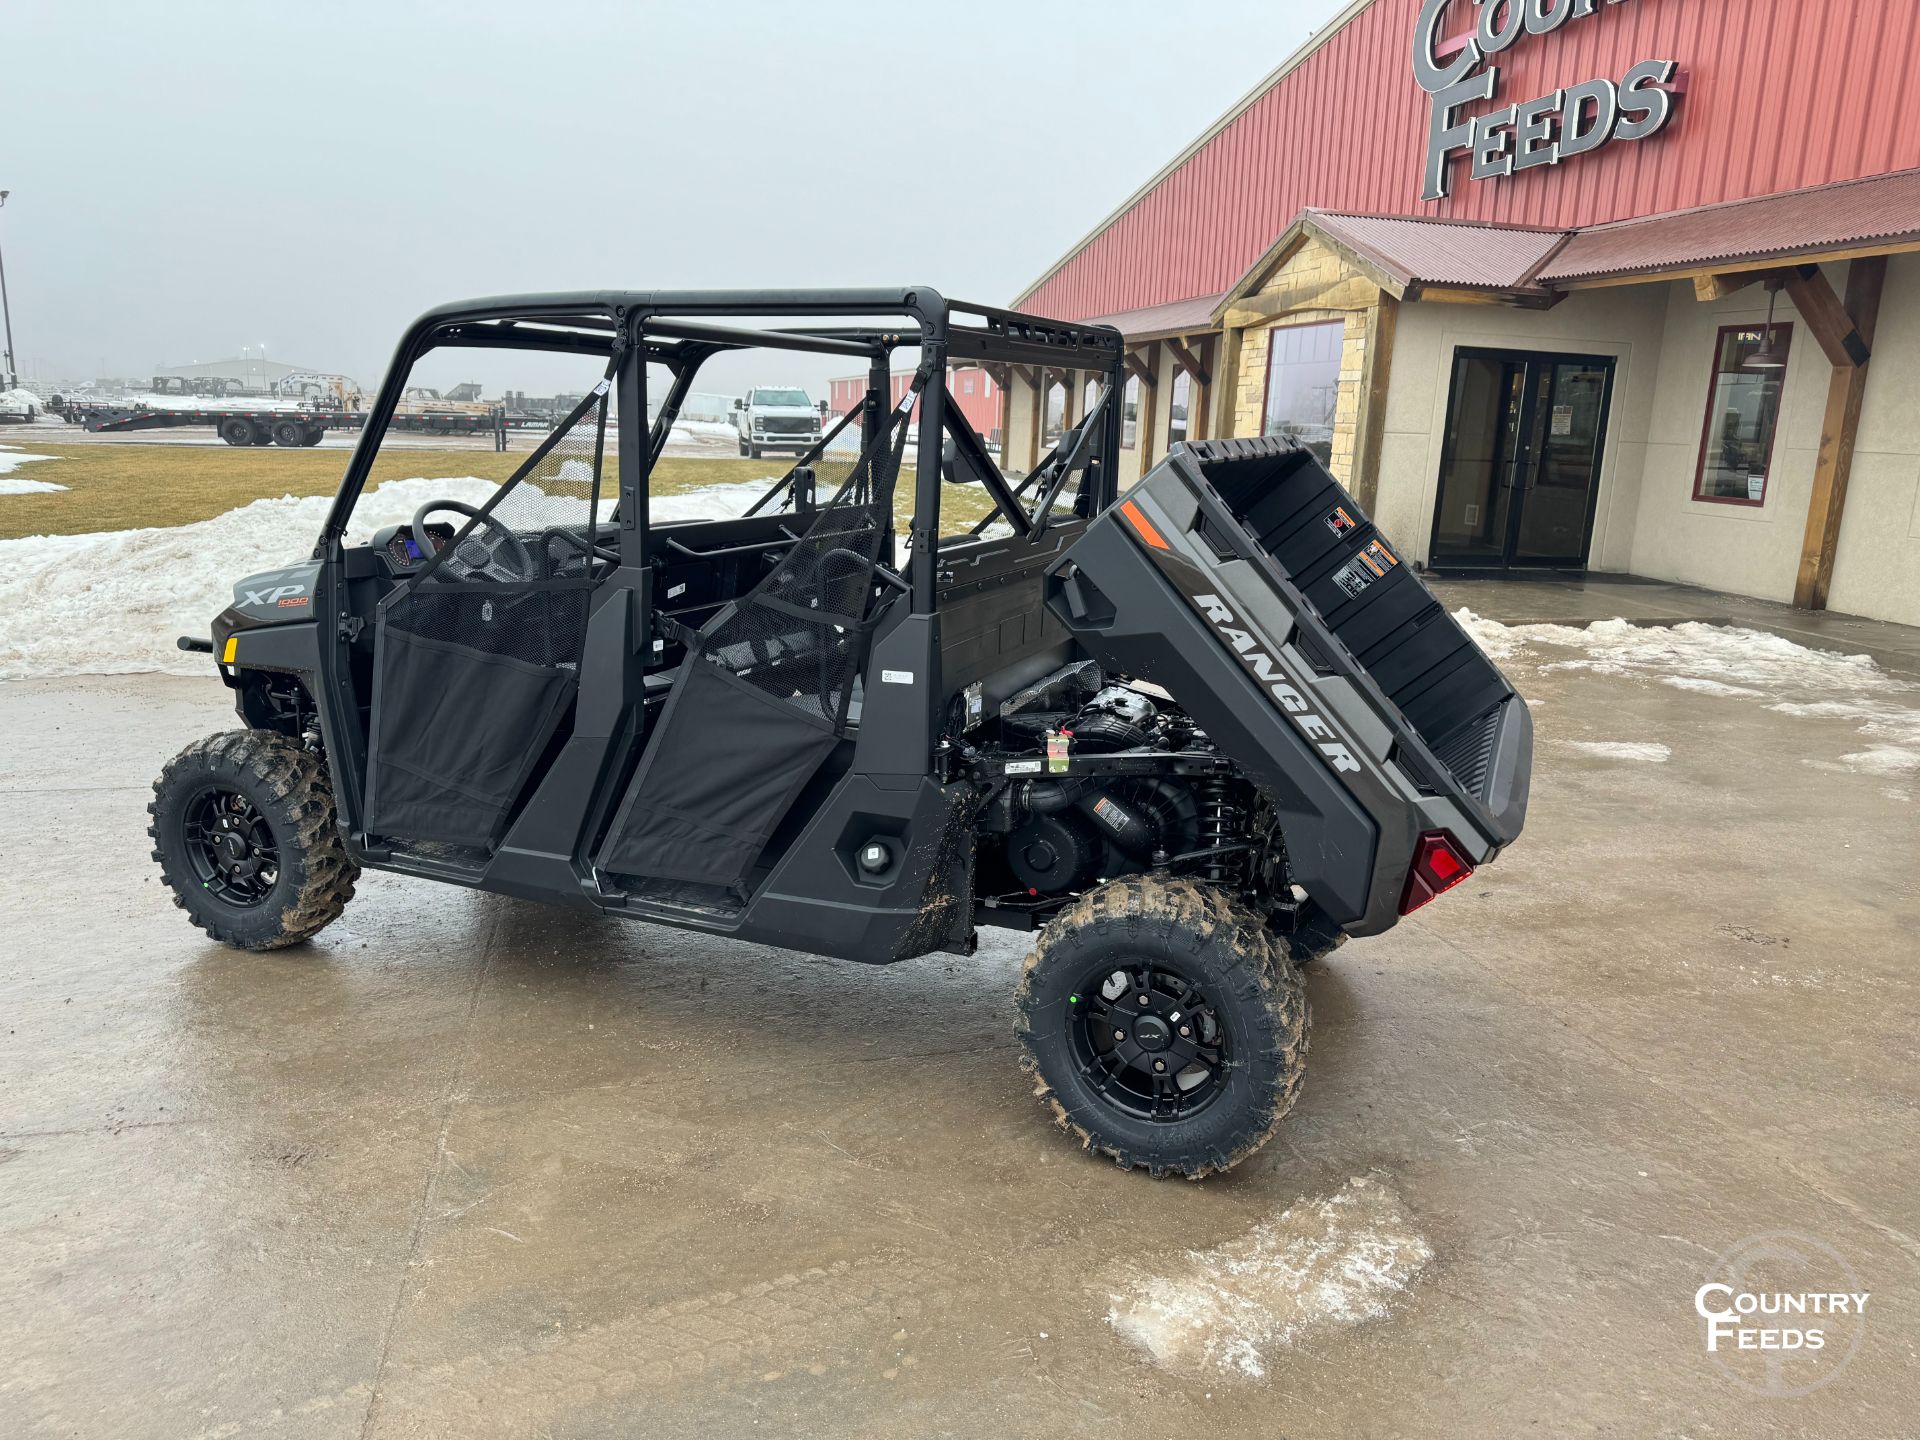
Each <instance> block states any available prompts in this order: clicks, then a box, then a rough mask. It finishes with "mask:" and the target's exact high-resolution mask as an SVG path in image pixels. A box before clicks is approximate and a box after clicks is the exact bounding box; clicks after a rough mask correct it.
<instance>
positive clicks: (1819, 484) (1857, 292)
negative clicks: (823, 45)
mask: <svg viewBox="0 0 1920 1440" xmlns="http://www.w3.org/2000/svg"><path fill="white" fill-rule="evenodd" d="M1886 279H1887V258H1886V256H1884V255H1875V256H1870V257H1868V258H1867V259H1864V260H1856V261H1854V262H1853V265H1852V267H1851V269H1850V270H1849V271H1848V273H1847V301H1846V317H1845V318H1847V319H1850V320H1851V321H1852V324H1853V332H1854V337H1853V338H1857V340H1858V342H1859V344H1858V352H1857V353H1859V354H1861V355H1862V356H1864V357H1865V358H1862V359H1860V361H1859V363H1858V364H1846V365H1841V364H1836V365H1835V366H1834V369H1833V378H1832V379H1831V380H1830V381H1829V382H1828V384H1827V412H1826V416H1825V417H1824V418H1823V419H1822V420H1821V422H1820V451H1819V455H1818V457H1817V458H1816V459H1815V461H1814V465H1813V494H1812V496H1811V497H1810V498H1809V499H1808V501H1807V533H1806V539H1805V540H1804V541H1803V542H1802V544H1801V547H1800V573H1799V575H1798V576H1797V577H1796V578H1795V580H1794V586H1793V603H1794V604H1795V605H1796V606H1799V607H1800V608H1801V609H1803V610H1824V609H1826V608H1827V593H1828V591H1829V590H1831V589H1832V587H1833V561H1834V556H1835V554H1836V553H1837V552H1838V550H1839V548H1840V522H1841V520H1842V519H1843V518H1844V517H1845V515H1846V510H1847V482H1848V481H1849V480H1851V479H1852V478H1853V447H1854V442H1855V441H1856V440H1857V439H1858V438H1859V433H1860V407H1861V403H1862V402H1863V401H1864V400H1865V399H1866V394H1867V370H1868V364H1867V360H1868V359H1870V358H1871V348H1872V345H1873V334H1874V327H1875V325H1876V323H1877V322H1878V320H1879V318H1880V293H1881V291H1882V290H1883V289H1884V288H1885V287H1886ZM1803 318H1808V323H1809V325H1810V326H1811V327H1814V328H1816V333H1818V332H1819V331H1821V330H1827V331H1831V330H1833V329H1835V328H1836V325H1835V322H1834V320H1833V317H1832V316H1831V315H1830V314H1829V315H1825V316H1823V317H1822V320H1821V321H1820V322H1815V321H1813V320H1812V319H1811V318H1810V317H1803ZM1836 348H1838V349H1839V350H1840V352H1841V353H1842V355H1843V356H1844V358H1847V359H1852V358H1853V354H1850V353H1848V351H1849V350H1850V349H1851V348H1852V347H1847V346H1845V344H1844V341H1843V342H1841V344H1840V345H1839V346H1837V347H1836Z"/></svg>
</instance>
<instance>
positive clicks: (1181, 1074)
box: [1016, 877, 1307, 1180]
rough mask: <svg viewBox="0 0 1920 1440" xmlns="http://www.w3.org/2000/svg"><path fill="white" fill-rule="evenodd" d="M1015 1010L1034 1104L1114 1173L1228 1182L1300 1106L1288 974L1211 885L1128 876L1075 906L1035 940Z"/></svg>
mask: <svg viewBox="0 0 1920 1440" xmlns="http://www.w3.org/2000/svg"><path fill="white" fill-rule="evenodd" d="M1016 1009H1017V1012H1018V1025H1017V1028H1018V1031H1019V1035H1020V1041H1021V1045H1022V1047H1023V1049H1024V1050H1025V1056H1024V1058H1023V1061H1022V1063H1023V1065H1024V1066H1025V1068H1026V1069H1027V1071H1028V1072H1029V1073H1030V1074H1031V1075H1032V1076H1033V1077H1034V1094H1036V1095H1037V1096H1038V1097H1039V1098H1040V1100H1041V1103H1042V1104H1044V1105H1045V1106H1046V1107H1047V1109H1048V1110H1049V1112H1050V1113H1051V1114H1052V1115H1053V1118H1054V1121H1055V1122H1056V1123H1057V1124H1058V1125H1059V1126H1060V1128H1061V1129H1063V1130H1066V1131H1067V1132H1069V1133H1070V1134H1072V1135H1074V1136H1076V1137H1077V1138H1078V1139H1079V1141H1080V1143H1081V1145H1082V1147H1084V1148H1085V1149H1087V1150H1089V1151H1093V1152H1096V1153H1098V1154H1102V1155H1107V1156H1110V1157H1111V1158H1112V1159H1113V1160H1114V1161H1116V1162H1117V1163H1118V1164H1119V1166H1120V1168H1121V1169H1123V1170H1130V1169H1133V1168H1134V1167H1135V1166H1143V1167H1145V1169H1146V1170H1147V1171H1148V1172H1149V1173H1150V1174H1152V1175H1154V1176H1162V1175H1184V1176H1186V1177H1187V1178H1188V1179H1191V1180H1198V1179H1201V1178H1203V1177H1204V1176H1207V1175H1211V1174H1214V1173H1215V1172H1217V1171H1221V1170H1228V1169H1231V1168H1232V1167H1233V1166H1235V1165H1237V1164H1239V1163H1240V1162H1241V1161H1242V1160H1244V1159H1246V1158H1247V1156H1249V1155H1251V1154H1252V1153H1253V1152H1254V1151H1256V1150H1258V1149H1259V1148H1260V1147H1261V1146H1262V1145H1264V1144H1265V1143H1266V1142H1267V1141H1268V1140H1269V1139H1270V1138H1271V1137H1272V1136H1273V1133H1274V1132H1275V1131H1276V1130H1278V1129H1279V1128H1280V1122H1281V1120H1283V1119H1284V1118H1285V1117H1286V1114H1287V1112H1288V1111H1290V1110H1291V1109H1293V1105H1294V1102H1295V1100H1297V1099H1298V1098H1299V1094H1300V1085H1301V1081H1302V1078H1303V1075H1304V1072H1305V1061H1306V1055H1307V999H1306V992H1305V990H1304V989H1303V988H1302V986H1301V982H1300V975H1299V972H1298V970H1297V969H1296V968H1295V967H1294V965H1293V964H1292V963H1291V962H1290V961H1289V960H1288V959H1287V956H1286V953H1285V951H1284V949H1283V948H1282V946H1281V945H1280V944H1279V943H1278V942H1276V941H1275V940H1274V938H1273V937H1272V935H1271V934H1270V933H1269V932H1268V930H1267V928H1266V927H1265V926H1264V925H1263V924H1262V923H1261V921H1260V919H1259V917H1258V916H1256V915H1254V914H1253V913H1252V912H1251V911H1249V910H1247V909H1245V908H1243V907H1241V906H1239V905H1236V904H1235V903H1233V901H1231V900H1230V899H1229V898H1228V897H1227V896H1226V895H1225V894H1223V893H1222V892H1221V891H1219V890H1218V889H1215V888H1213V887H1211V886H1206V885H1201V884H1198V883H1196V882H1194V881H1187V880H1148V879H1143V878H1139V877H1135V878H1132V879H1126V880H1118V881H1114V882H1113V883H1111V884H1107V885H1103V886H1101V887H1100V888H1099V889H1097V890H1093V891H1090V892H1089V893H1087V894H1086V895H1084V896H1082V897H1081V898H1080V899H1079V900H1078V901H1077V902H1075V903H1074V904H1073V905H1072V906H1071V907H1069V908H1068V909H1066V910H1063V911H1062V912H1061V913H1060V914H1059V915H1058V916H1056V917H1055V918H1054V920H1053V921H1052V923H1051V924H1049V925H1048V926H1047V928H1046V929H1045V930H1043V931H1042V932H1041V934H1040V939H1039V943H1038V945H1037V946H1035V948H1034V951H1033V953H1032V954H1031V955H1030V956H1028V957H1027V964H1026V970H1025V972H1024V974H1023V975H1022V976H1021V980H1020V989H1019V992H1018V994H1017V996H1016Z"/></svg>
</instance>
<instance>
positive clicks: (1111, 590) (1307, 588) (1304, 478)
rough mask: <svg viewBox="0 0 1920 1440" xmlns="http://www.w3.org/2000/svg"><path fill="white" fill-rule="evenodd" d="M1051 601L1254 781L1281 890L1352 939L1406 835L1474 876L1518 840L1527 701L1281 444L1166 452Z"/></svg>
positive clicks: (1391, 549) (1394, 910)
mask: <svg viewBox="0 0 1920 1440" xmlns="http://www.w3.org/2000/svg"><path fill="white" fill-rule="evenodd" d="M1050 603H1052V604H1053V606H1054V608H1055V609H1056V610H1057V611H1058V612H1059V613H1060V614H1061V616H1062V618H1063V619H1065V620H1067V622H1068V623H1069V625H1071V626H1072V627H1073V628H1074V630H1075V632H1076V635H1077V637H1078V638H1079V639H1080V640H1081V643H1083V644H1084V645H1086V646H1087V647H1088V648H1089V649H1091V650H1092V651H1093V652H1094V653H1095V654H1097V655H1100V656H1101V658H1102V659H1103V660H1105V662H1106V663H1107V664H1109V665H1110V666H1112V667H1114V668H1117V669H1120V670H1123V671H1126V672H1128V673H1131V674H1134V675H1138V676H1140V677H1141V678H1145V679H1151V680H1155V681H1156V682H1157V683H1160V684H1162V685H1164V686H1165V687H1166V688H1167V689H1168V691H1169V692H1170V693H1171V694H1172V695H1173V696H1174V698H1175V699H1176V700H1178V701H1179V702H1180V703H1181V704H1182V705H1183V706H1185V707H1186V708H1187V709H1188V711H1189V712H1190V713H1191V714H1192V715H1193V716H1194V718H1195V720H1196V721H1198V722H1199V723H1200V724H1201V725H1202V726H1203V727H1205V728H1206V730H1207V731H1208V733H1209V734H1210V735H1211V736H1212V737H1213V738H1214V740H1215V743H1217V744H1219V745H1220V746H1221V748H1222V749H1224V750H1226V752H1227V753H1228V754H1230V755H1232V756H1233V758H1234V759H1235V760H1237V761H1238V762H1239V763H1240V764H1241V765H1243V766H1244V767H1245V768H1246V769H1247V770H1248V771H1249V772H1250V773H1251V774H1252V775H1254V777H1255V778H1256V779H1259V780H1261V781H1262V783H1263V785H1264V786H1265V788H1266V789H1267V790H1268V793H1269V796H1270V797H1271V798H1273V799H1274V801H1275V804H1276V808H1278V809H1279V810H1280V811H1281V812H1282V819H1283V822H1284V823H1285V825H1286V827H1287V833H1288V847H1289V852H1290V854H1291V856H1292V858H1293V861H1294V869H1295V874H1296V877H1297V878H1298V879H1299V881H1300V883H1301V884H1302V885H1303V886H1305V887H1306V888H1307V889H1308V891H1309V893H1313V894H1314V895H1315V898H1316V899H1318V900H1320V902H1321V904H1322V905H1323V907H1324V908H1326V909H1327V910H1328V911H1329V912H1330V913H1332V914H1333V915H1334V917H1335V918H1336V919H1338V920H1340V921H1341V922H1342V923H1343V924H1345V925H1347V927H1348V928H1349V929H1351V930H1353V931H1354V932H1355V933H1362V934H1364V933H1369V932H1371V931H1374V930H1378V929H1385V928H1386V927H1387V926H1388V925H1391V924H1392V923H1393V921H1394V920H1395V919H1397V918H1398V902H1399V897H1400V891H1401V887H1402V886H1403V885H1404V881H1405V876H1406V870H1407V866H1408V864H1409V862H1410V860H1411V857H1412V854H1413V851H1414V849H1415V848H1416V847H1417V845H1418V842H1419V837H1420V835H1422V834H1424V833H1426V832H1427V831H1429V830H1436V829H1444V830H1447V831H1449V832H1450V833H1451V834H1453V836H1454V837H1455V839H1456V840H1458V841H1459V842H1460V843H1461V845H1462V848H1464V849H1465V850H1466V851H1467V852H1468V854H1469V857H1470V858H1471V859H1472V860H1473V861H1474V863H1475V864H1483V863H1485V862H1486V861H1488V860H1490V859H1492V858H1493V857H1494V856H1496V855H1497V854H1498V853H1499V852H1500V850H1501V849H1502V848H1503V847H1505V846H1507V845H1509V844H1511V843H1512V842H1513V841H1514V840H1515V839H1516V838H1517V837H1518V836H1519V834H1520V831H1521V827H1522V826H1523V825H1524V823H1525V820H1526V808H1527V789H1528V782H1529V779H1530V771H1531V765H1532V748H1533V727H1532V720H1531V717H1530V716H1529V715H1528V713H1527V708H1526V704H1525V702H1524V701H1522V700H1521V699H1520V697H1519V696H1518V695H1517V694H1516V693H1515V691H1514V689H1513V687H1512V685H1511V684H1509V683H1508V681H1507V679H1506V677H1505V676H1504V675H1502V674H1501V673H1500V671H1499V669H1498V668H1497V667H1496V666H1495V665H1494V664H1493V662H1492V661H1490V660H1489V659H1488V658H1487V657H1486V655H1485V654H1484V653H1482V651H1481V650H1480V649H1479V647H1478V646H1476V645H1475V644H1474V643H1473V641H1472V639H1471V638H1470V637H1469V636H1468V635H1467V634H1466V632H1465V631H1464V630H1462V629H1461V627H1460V626H1459V624H1458V623H1457V622H1456V621H1455V620H1454V619H1453V618H1452V617H1451V616H1450V615H1448V614H1447V613H1446V611H1445V610H1444V609H1442V608H1441V605H1440V603H1439V601H1437V600H1436V599H1435V598H1434V596H1433V594H1432V592H1431V591H1429V590H1428V589H1427V587H1426V584H1425V583H1424V582H1423V581H1422V580H1421V579H1420V577H1419V576H1418V575H1416V574H1415V573H1414V572H1413V568H1412V567H1411V566H1410V565H1409V564H1407V563H1406V562H1405V561H1404V560H1403V559H1402V557H1401V555H1400V552H1399V549H1398V547H1396V546H1395V545H1393V544H1392V543H1391V542H1390V541H1388V540H1387V539H1386V538H1385V537H1384V536H1382V535H1381V534H1380V533H1379V532H1378V531H1377V530H1376V529H1375V528H1374V526H1373V524H1372V522H1371V520H1370V518H1369V517H1368V516H1367V515H1366V513H1365V512H1364V511H1362V510H1361V509H1360V507H1359V506H1358V505H1357V504H1356V503H1355V502H1354V500H1353V497H1352V496H1350V495H1349V494H1347V492H1346V491H1345V490H1344V489H1343V488H1342V487H1341V486H1340V484H1339V483H1338V482H1337V481H1335V480H1334V479H1333V477H1332V476H1331V475H1329V474H1328V473H1327V471H1326V470H1325V469H1324V468H1323V467H1322V466H1321V465H1320V464H1319V462H1318V461H1317V460H1316V459H1315V458H1314V457H1313V455H1312V454H1311V453H1310V452H1308V451H1306V450H1305V449H1303V448H1301V447H1300V446H1298V445H1296V444H1294V443H1293V442H1291V441H1288V440H1285V439H1279V438H1268V439H1260V440H1217V441H1206V442H1202V443H1198V444H1192V445H1187V446H1183V447H1181V448H1179V449H1176V450H1175V451H1174V452H1173V453H1172V454H1171V455H1169V456H1168V457H1167V458H1166V460H1164V461H1162V462H1161V464H1160V465H1158V466H1157V467H1155V468H1154V469H1153V470H1152V471H1151V472H1149V473H1148V474H1147V476H1146V477H1145V478H1144V479H1142V480H1141V482H1140V483H1139V484H1138V485H1136V486H1135V487H1134V488H1133V489H1132V490H1130V491H1129V492H1128V493H1127V494H1126V495H1125V496H1123V497H1122V499H1121V501H1120V503H1119V504H1117V505H1116V506H1114V507H1113V508H1112V509H1111V510H1109V511H1108V512H1107V513H1106V514H1104V515H1102V516H1101V517H1100V518H1099V519H1098V520H1096V521H1095V522H1094V523H1093V525H1092V526H1090V527H1089V529H1088V532H1087V534H1086V535H1085V536H1084V537H1083V538H1082V539H1081V540H1080V541H1078V542H1077V543H1076V544H1075V545H1074V546H1073V547H1072V548H1070V549H1069V550H1068V551H1067V554H1066V556H1065V559H1064V562H1063V564H1062V565H1061V566H1058V567H1056V569H1055V572H1054V583H1053V585H1052V587H1051V589H1050ZM1154 672H1158V673H1154ZM1362 852H1364V853H1362Z"/></svg>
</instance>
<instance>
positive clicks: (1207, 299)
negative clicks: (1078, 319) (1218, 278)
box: [1085, 295, 1221, 340]
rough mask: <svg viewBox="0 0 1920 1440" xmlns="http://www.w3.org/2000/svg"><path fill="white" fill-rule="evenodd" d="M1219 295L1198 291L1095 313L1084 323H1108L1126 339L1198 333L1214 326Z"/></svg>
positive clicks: (1157, 337)
mask: <svg viewBox="0 0 1920 1440" xmlns="http://www.w3.org/2000/svg"><path fill="white" fill-rule="evenodd" d="M1220 300H1221V297H1220V296H1218V295H1201V296H1197V297H1195V298H1194V299H1192V300H1175V301H1174V302H1173V303H1171V304H1169V305H1150V306H1148V307H1147V308H1146V309H1144V310H1123V311H1121V312H1120V313H1119V314H1117V315H1098V316H1095V317H1094V318H1093V319H1092V320H1089V321H1087V322H1085V323H1087V324H1090V325H1111V326H1113V328H1114V329H1116V330H1118V331H1119V332H1120V333H1121V334H1122V335H1124V336H1126V337H1127V339H1129V340H1162V339H1165V338H1167V337H1168V336H1172V335H1201V334H1205V333H1206V332H1207V331H1209V330H1211V329H1213V328H1214V325H1213V311H1214V307H1215V306H1216V305H1218V304H1219V303H1220Z"/></svg>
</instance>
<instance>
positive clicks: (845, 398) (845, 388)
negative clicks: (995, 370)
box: [830, 365, 1005, 445]
mask: <svg viewBox="0 0 1920 1440" xmlns="http://www.w3.org/2000/svg"><path fill="white" fill-rule="evenodd" d="M830 383H831V385H832V404H833V409H834V413H835V414H837V415H844V414H846V413H847V411H849V410H851V409H852V408H853V407H854V406H855V405H857V404H859V403H860V400H861V398H862V397H863V396H865V395H866V393H867V377H866V376H864V375H847V376H843V377H842V378H840V379H838V380H834V381H832V382H830ZM912 383H913V371H911V370H896V371H894V372H893V398H892V403H893V404H895V405H898V404H899V403H900V401H901V400H902V399H903V398H904V397H905V396H906V393H907V387H908V386H909V385H911V384H912ZM947 390H948V393H949V394H951V395H952V396H953V398H954V400H955V401H957V402H958V403H959V406H960V410H961V413H962V414H964V415H965V416H966V417H967V423H968V424H970V425H972V426H973V428H974V430H975V431H977V432H978V433H979V435H980V436H981V438H982V439H984V440H986V441H987V442H988V443H989V444H992V445H997V444H999V443H1000V430H1001V416H1002V414H1003V407H1004V405H1005V396H1004V395H1003V394H1002V392H1001V390H1000V387H999V386H997V385H995V384H994V383H993V377H992V376H991V375H989V374H988V373H987V372H986V371H984V370H982V369H980V368H979V367H978V366H974V365H956V366H954V367H953V368H952V369H951V370H950V371H949V372H948V378H947Z"/></svg>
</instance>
